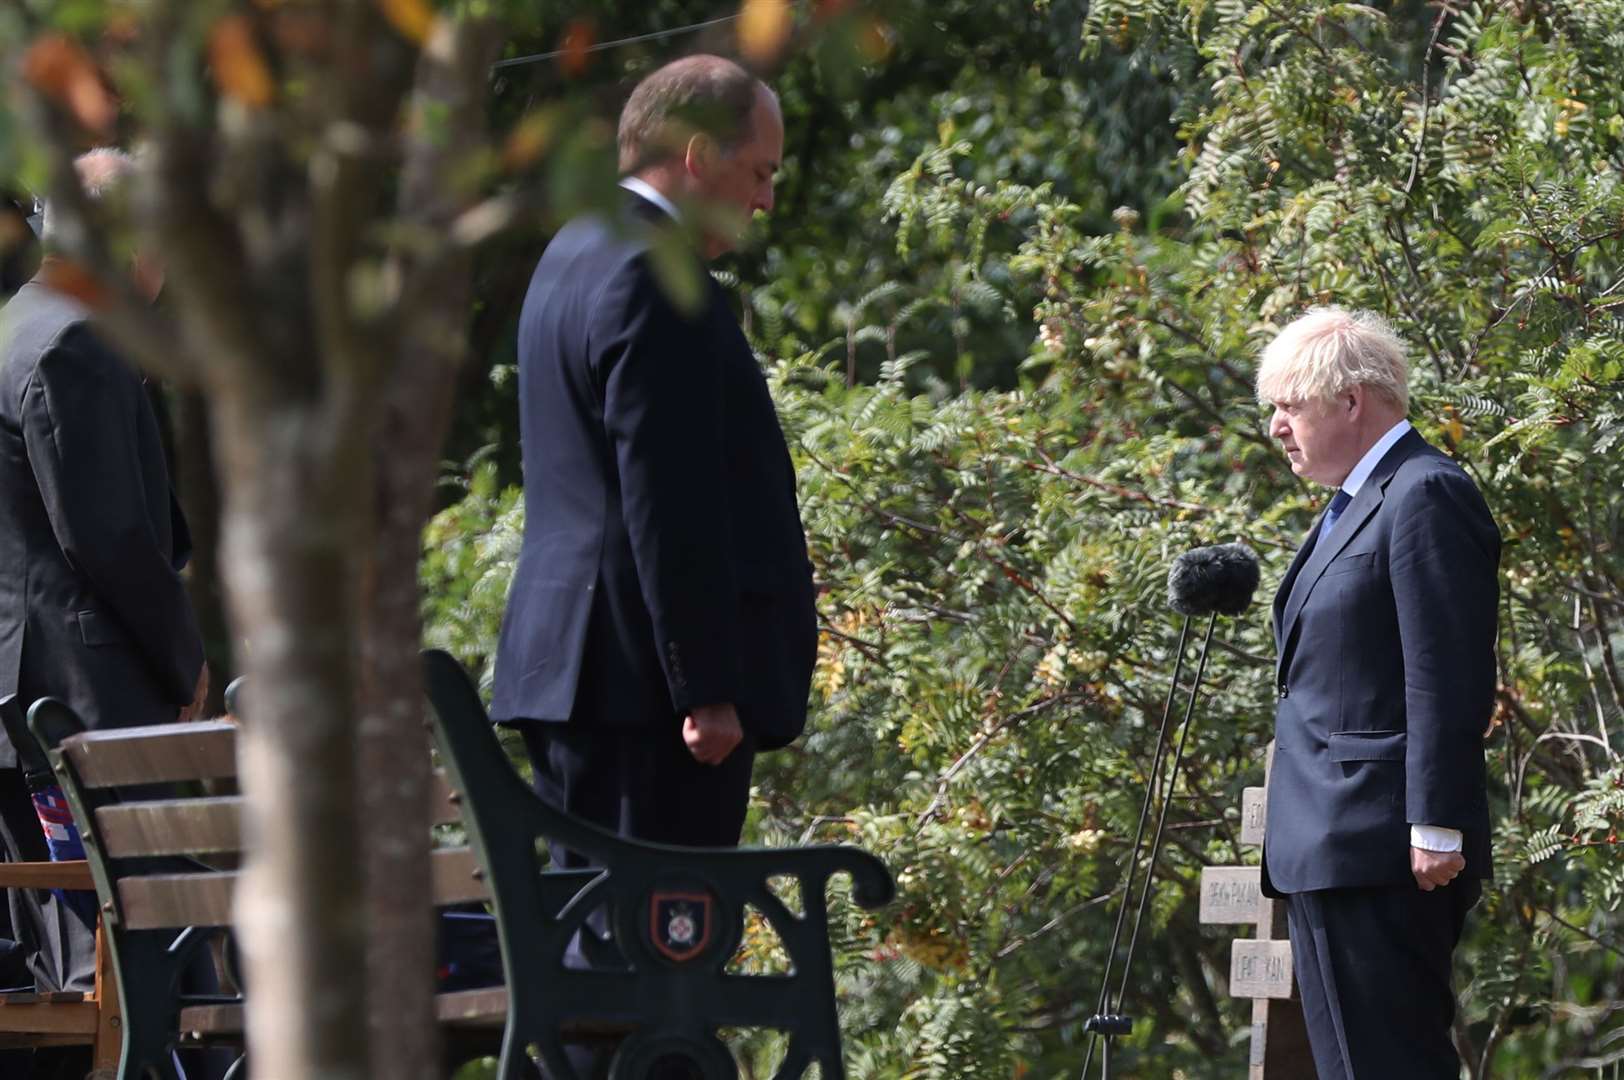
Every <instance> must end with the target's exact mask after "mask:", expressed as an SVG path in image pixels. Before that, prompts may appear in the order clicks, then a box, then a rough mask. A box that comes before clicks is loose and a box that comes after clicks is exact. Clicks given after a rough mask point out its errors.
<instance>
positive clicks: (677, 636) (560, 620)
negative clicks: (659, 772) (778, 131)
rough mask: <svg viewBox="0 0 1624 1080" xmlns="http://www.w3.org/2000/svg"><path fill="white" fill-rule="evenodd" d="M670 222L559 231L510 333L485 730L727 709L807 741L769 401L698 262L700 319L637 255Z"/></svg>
mask: <svg viewBox="0 0 1624 1080" xmlns="http://www.w3.org/2000/svg"><path fill="white" fill-rule="evenodd" d="M660 224H664V225H666V226H667V227H669V225H670V222H669V219H666V218H664V216H663V214H662V212H661V211H660V210H659V209H658V208H657V207H655V206H654V205H653V204H651V203H649V202H648V201H646V200H644V199H642V198H640V197H638V196H635V195H630V194H628V195H627V197H626V214H625V218H624V219H623V220H621V221H618V222H612V221H609V220H606V219H603V218H598V217H586V218H582V219H579V220H577V221H574V222H572V223H571V224H569V225H567V226H566V227H565V228H564V229H563V230H562V231H561V232H560V233H559V234H558V235H557V236H556V237H555V238H554V239H553V242H552V243H551V244H550V245H549V246H548V248H547V251H546V252H545V253H544V254H543V255H542V258H541V261H540V263H539V264H538V265H537V267H536V270H535V274H534V276H533V277H532V279H531V282H530V290H529V293H528V295H527V296H526V298H525V303H524V310H523V313H522V314H521V316H520V323H519V409H520V414H519V419H520V430H521V434H522V437H523V441H524V481H525V504H526V509H525V533H524V547H523V549H522V551H521V553H520V556H519V563H518V568H517V570H516V571H515V575H514V581H513V587H512V592H511V593H510V595H509V598H508V607H507V612H506V615H505V617H504V619H503V623H502V636H501V641H500V645H499V648H498V652H497V660H496V674H495V687H494V694H493V701H492V708H491V715H492V718H493V719H495V720H497V721H510V720H545V721H562V720H569V721H572V722H574V723H577V724H593V725H607V726H620V727H639V726H648V725H655V724H664V723H670V722H673V719H674V718H676V717H680V716H681V715H683V714H684V713H686V712H687V711H689V710H690V709H692V708H693V707H694V706H698V705H709V704H719V703H723V702H732V703H734V704H735V705H737V706H738V709H739V720H740V723H741V725H742V726H743V727H744V729H745V731H746V732H747V733H748V734H750V735H753V736H755V739H756V743H757V745H758V746H759V747H762V748H771V747H775V746H782V745H784V744H785V743H787V742H789V741H790V740H792V739H794V738H795V737H796V736H797V735H799V734H800V732H801V730H802V728H803V727H804V726H805V722H806V703H807V692H808V690H809V688H810V685H811V676H812V667H813V663H814V661H815V660H816V653H817V625H816V613H815V609H814V605H813V588H812V573H811V564H810V563H809V562H808V560H807V553H806V539H805V535H804V533H803V531H802V527H801V518H800V512H799V510H798V508H797V506H796V501H795V474H794V470H793V467H792V465H791V463H790V458H789V451H788V449H787V448H786V446H785V444H784V435H783V431H782V429H781V428H780V427H779V424H778V416H777V413H776V412H775V410H774V407H773V402H772V397H771V395H770V394H769V393H768V389H767V383H766V380H765V378H764V377H763V376H762V372H761V369H760V366H759V365H758V364H757V363H756V360H755V357H754V355H753V354H752V353H751V350H750V347H749V345H748V344H747V343H746V341H745V339H744V335H743V334H742V333H741V332H740V330H739V326H738V323H737V321H736V320H735V319H734V317H733V314H732V311H731V310H730V309H729V307H728V303H727V297H726V294H725V293H724V292H723V290H722V288H721V287H720V286H719V285H717V284H716V282H715V281H714V280H712V278H711V277H710V275H709V273H708V272H706V270H705V269H704V267H703V265H702V264H701V263H699V261H698V259H697V257H696V256H692V255H691V254H689V253H687V252H683V253H682V255H681V256H680V257H686V258H691V259H692V260H693V261H692V266H691V269H692V271H693V272H694V273H695V274H696V275H698V278H699V280H700V281H702V282H703V284H702V286H701V288H702V291H703V297H702V301H701V303H700V305H699V308H698V310H697V312H694V313H685V312H683V311H680V310H678V308H677V307H676V306H675V305H674V304H673V303H672V301H671V299H670V298H669V297H668V296H667V293H666V290H665V289H664V288H663V287H662V286H661V283H660V281H659V280H658V279H657V277H656V274H655V271H654V268H653V266H652V264H651V259H650V256H649V253H648V247H649V243H650V242H651V235H652V230H653V228H654V227H655V226H656V225H660Z"/></svg>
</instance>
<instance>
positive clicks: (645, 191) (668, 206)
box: [620, 176, 682, 222]
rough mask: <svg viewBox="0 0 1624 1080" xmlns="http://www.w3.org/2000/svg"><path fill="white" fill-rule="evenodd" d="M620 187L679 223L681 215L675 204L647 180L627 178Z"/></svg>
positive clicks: (633, 177) (634, 177)
mask: <svg viewBox="0 0 1624 1080" xmlns="http://www.w3.org/2000/svg"><path fill="white" fill-rule="evenodd" d="M620 186H621V187H623V188H625V189H626V190H627V191H629V192H631V193H632V194H633V195H641V196H643V198H645V199H647V200H648V201H649V202H651V203H653V204H654V205H655V206H658V207H659V208H660V209H661V210H664V211H665V212H666V213H667V214H669V215H671V220H672V221H678V222H680V221H681V220H682V215H681V214H679V213H678V212H677V204H676V203H674V202H672V201H671V200H670V199H668V198H666V197H665V196H664V195H662V194H660V190H659V189H658V188H656V187H655V186H654V185H653V184H651V183H649V182H648V181H647V180H644V179H641V178H640V177H636V176H628V177H626V179H624V180H622V181H621V182H620Z"/></svg>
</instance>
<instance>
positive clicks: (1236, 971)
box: [1200, 742, 1314, 1080]
mask: <svg viewBox="0 0 1624 1080" xmlns="http://www.w3.org/2000/svg"><path fill="white" fill-rule="evenodd" d="M1273 764H1274V743H1272V742H1271V743H1270V744H1269V752H1268V756H1267V758H1266V763H1265V765H1264V770H1263V784H1264V786H1263V787H1249V788H1247V789H1245V791H1243V792H1242V793H1241V843H1242V844H1245V845H1247V846H1249V847H1258V848H1261V847H1262V845H1263V822H1264V817H1265V812H1264V811H1265V805H1264V797H1265V793H1266V792H1267V791H1268V783H1269V780H1268V777H1269V768H1270V766H1272V765H1273ZM1261 876H1262V870H1261V868H1260V867H1257V866H1209V867H1206V868H1205V869H1203V870H1202V871H1201V914H1200V917H1201V922H1202V923H1204V924H1206V925H1209V926H1218V925H1241V926H1244V925H1251V926H1253V927H1255V928H1256V933H1257V936H1256V937H1255V938H1252V939H1241V940H1238V941H1236V942H1234V943H1233V945H1232V946H1231V950H1230V954H1229V993H1230V996H1231V997H1244V998H1251V999H1252V1052H1251V1056H1250V1058H1249V1059H1248V1060H1249V1068H1248V1070H1247V1080H1301V1078H1302V1077H1305V1076H1312V1075H1314V1059H1313V1056H1312V1054H1310V1053H1309V1049H1308V1032H1307V1030H1306V1029H1305V1028H1304V1027H1303V1010H1302V1005H1301V1004H1300V1003H1299V1002H1298V1000H1297V989H1296V986H1295V985H1294V984H1293V982H1292V976H1291V941H1290V940H1289V935H1288V934H1287V931H1286V905H1285V902H1284V901H1283V900H1270V899H1269V898H1268V897H1266V896H1264V895H1263V889H1262V884H1261Z"/></svg>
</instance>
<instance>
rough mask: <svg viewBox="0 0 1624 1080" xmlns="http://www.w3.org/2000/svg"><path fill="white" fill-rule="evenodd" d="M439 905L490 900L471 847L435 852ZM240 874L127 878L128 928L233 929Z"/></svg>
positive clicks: (122, 891)
mask: <svg viewBox="0 0 1624 1080" xmlns="http://www.w3.org/2000/svg"><path fill="white" fill-rule="evenodd" d="M429 866H430V868H431V871H432V873H433V875H434V902H435V903H436V904H459V903H466V902H468V901H473V900H485V899H488V898H489V897H490V889H489V888H487V887H486V884H485V882H484V881H483V880H482V879H480V878H476V877H475V876H474V874H475V872H476V871H478V869H479V860H478V859H476V858H475V857H474V853H473V851H472V850H470V849H469V848H465V847H461V848H441V849H440V850H438V851H435V852H432V853H431V855H430V858H429ZM238 876H239V875H238V871H235V870H222V871H215V872H212V873H198V874H152V875H149V876H147V877H127V878H124V879H123V880H121V881H120V882H119V883H118V896H119V901H120V903H121V904H122V905H123V908H124V920H125V924H126V925H127V926H128V927H129V928H130V929H131V930H157V929H161V928H164V927H184V926H229V925H230V923H231V894H232V892H233V891H235V889H236V887H237V878H238Z"/></svg>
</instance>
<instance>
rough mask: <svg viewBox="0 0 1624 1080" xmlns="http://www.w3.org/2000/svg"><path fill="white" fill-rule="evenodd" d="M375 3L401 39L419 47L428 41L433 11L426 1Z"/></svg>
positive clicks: (407, 0) (391, 0)
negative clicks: (414, 43)
mask: <svg viewBox="0 0 1624 1080" xmlns="http://www.w3.org/2000/svg"><path fill="white" fill-rule="evenodd" d="M376 3H377V5H378V10H379V11H380V12H382V13H383V17H384V18H386V19H388V20H389V25H390V26H393V27H394V28H395V29H396V30H397V31H399V32H400V36H401V37H403V38H405V39H407V40H408V41H412V42H416V43H417V44H419V45H421V44H423V43H424V42H425V41H427V40H428V39H429V30H430V29H431V28H433V26H434V9H433V8H431V7H430V6H429V3H428V0H376Z"/></svg>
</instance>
